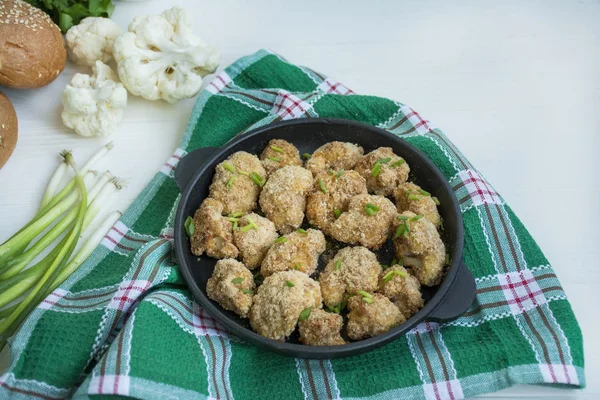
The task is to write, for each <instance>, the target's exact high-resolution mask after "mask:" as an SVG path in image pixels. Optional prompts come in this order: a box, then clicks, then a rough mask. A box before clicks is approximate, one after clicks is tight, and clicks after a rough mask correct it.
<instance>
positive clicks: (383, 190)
mask: <svg viewBox="0 0 600 400" xmlns="http://www.w3.org/2000/svg"><path fill="white" fill-rule="evenodd" d="M354 170H355V171H356V172H358V173H359V174H360V175H361V176H362V177H363V178H365V179H366V181H367V188H368V189H369V193H375V194H377V195H379V196H391V195H392V194H393V193H394V190H395V189H396V188H397V187H398V186H399V185H401V184H403V183H404V182H406V180H407V179H408V174H409V173H410V168H409V166H408V164H407V163H406V162H405V161H404V159H403V158H402V157H399V156H397V155H396V154H394V151H393V150H392V148H391V147H379V148H378V149H375V150H373V151H372V152H370V153H368V154H365V155H364V156H362V157H361V158H360V160H359V161H358V163H357V164H356V167H355V168H354Z"/></svg>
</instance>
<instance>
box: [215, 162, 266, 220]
mask: <svg viewBox="0 0 600 400" xmlns="http://www.w3.org/2000/svg"><path fill="white" fill-rule="evenodd" d="M252 173H256V174H257V175H258V176H259V177H260V179H261V180H262V181H263V182H264V180H265V179H266V176H267V173H266V172H265V169H264V168H263V166H262V164H261V163H260V160H259V159H258V157H256V156H255V155H253V154H250V153H246V152H245V151H238V152H236V153H233V154H232V155H230V156H229V157H228V158H227V159H226V160H225V161H223V162H222V163H220V164H218V165H217V166H216V168H215V176H214V177H213V181H212V183H211V184H210V187H209V197H211V198H213V199H215V200H219V201H220V202H221V203H223V205H224V209H223V212H224V213H225V214H231V213H236V212H243V213H247V212H251V211H252V210H253V209H255V208H256V201H257V200H258V195H259V193H260V186H258V185H257V184H256V183H255V182H254V181H253V180H252V178H251V175H252Z"/></svg>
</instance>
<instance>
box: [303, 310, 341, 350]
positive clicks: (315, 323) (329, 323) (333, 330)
mask: <svg viewBox="0 0 600 400" xmlns="http://www.w3.org/2000/svg"><path fill="white" fill-rule="evenodd" d="M343 325H344V320H343V319H342V316H341V315H339V314H333V313H328V312H325V311H323V310H314V311H311V313H310V315H309V316H308V318H307V319H305V320H304V321H300V322H299V323H298V331H299V332H300V342H301V343H304V344H306V345H308V346H337V345H341V344H346V341H345V340H344V339H343V338H342V336H341V335H340V331H341V330H342V326H343Z"/></svg>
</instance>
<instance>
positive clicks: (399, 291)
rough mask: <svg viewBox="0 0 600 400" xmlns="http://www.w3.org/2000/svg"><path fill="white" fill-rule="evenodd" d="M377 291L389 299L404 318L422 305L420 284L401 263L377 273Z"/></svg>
mask: <svg viewBox="0 0 600 400" xmlns="http://www.w3.org/2000/svg"><path fill="white" fill-rule="evenodd" d="M378 291H379V293H381V294H382V295H384V296H385V297H387V298H388V299H390V300H391V301H392V302H393V303H394V304H395V305H396V307H398V309H399V310H400V312H401V313H402V315H404V317H405V318H410V317H411V316H413V314H415V313H416V312H417V311H419V310H420V309H421V308H422V307H423V296H422V295H421V284H420V283H419V280H418V279H417V278H415V277H414V276H413V275H410V274H409V273H408V272H407V271H406V269H405V268H404V267H403V266H401V265H393V266H391V267H390V268H388V269H386V270H385V271H382V272H381V274H380V275H379V290H378Z"/></svg>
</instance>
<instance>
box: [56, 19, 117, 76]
mask: <svg viewBox="0 0 600 400" xmlns="http://www.w3.org/2000/svg"><path fill="white" fill-rule="evenodd" d="M121 33H123V31H122V29H121V27H119V25H117V24H116V22H114V21H111V20H110V19H108V18H99V17H87V18H84V19H82V20H81V22H80V23H79V25H75V26H73V27H72V28H71V29H69V31H68V32H67V35H66V42H67V50H68V53H69V58H70V59H71V60H72V61H74V62H75V63H76V64H79V65H86V66H88V67H93V66H94V65H95V64H96V61H102V62H103V63H105V64H108V63H109V62H111V61H112V59H113V52H112V47H113V44H114V43H115V39H116V38H117V37H118V36H119V35H120V34H121Z"/></svg>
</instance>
